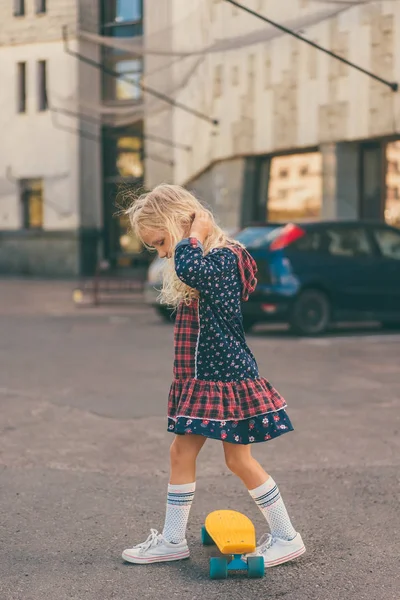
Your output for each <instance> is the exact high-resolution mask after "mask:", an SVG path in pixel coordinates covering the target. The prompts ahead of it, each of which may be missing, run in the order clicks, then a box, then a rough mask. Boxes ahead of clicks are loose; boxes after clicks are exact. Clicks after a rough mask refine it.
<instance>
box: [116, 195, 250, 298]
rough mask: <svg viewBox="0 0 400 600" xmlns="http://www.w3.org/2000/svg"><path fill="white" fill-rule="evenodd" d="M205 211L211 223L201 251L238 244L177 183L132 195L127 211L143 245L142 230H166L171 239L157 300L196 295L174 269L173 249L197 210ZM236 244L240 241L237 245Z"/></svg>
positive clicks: (196, 296)
mask: <svg viewBox="0 0 400 600" xmlns="http://www.w3.org/2000/svg"><path fill="white" fill-rule="evenodd" d="M200 210H204V211H206V212H207V213H208V214H209V216H210V219H211V222H212V224H213V227H212V232H211V234H210V235H208V237H207V238H206V240H205V241H204V244H203V245H204V254H208V252H210V251H211V250H213V249H214V248H224V247H225V246H228V245H229V244H237V242H235V241H234V240H232V239H230V238H229V237H228V236H227V235H226V234H225V233H224V232H223V231H222V229H221V228H220V227H218V225H217V224H216V222H215V219H214V216H213V215H212V213H211V211H210V210H208V209H207V208H205V207H204V206H203V205H202V204H201V203H200V202H199V200H198V199H197V198H196V197H195V196H194V195H193V194H191V193H190V192H189V191H188V190H186V189H185V188H183V187H180V186H179V185H168V184H161V185H158V186H157V187H155V188H154V189H153V190H151V191H150V192H148V193H145V194H142V195H141V196H139V197H137V198H135V199H134V200H133V202H132V204H131V206H130V207H129V208H128V209H127V210H126V214H127V215H128V217H129V220H130V223H131V226H132V230H133V232H134V233H135V235H136V236H137V237H138V238H139V239H140V240H141V242H142V243H143V244H144V245H146V244H145V242H144V240H143V237H142V235H143V232H144V231H146V230H149V229H155V230H157V229H159V230H164V231H168V233H169V234H170V236H171V242H172V258H171V259H169V260H168V263H167V265H166V266H165V268H164V272H163V286H162V289H161V294H160V299H161V301H162V302H163V303H164V304H168V305H170V306H177V305H178V304H179V303H180V302H181V301H182V300H183V301H184V302H185V303H186V304H189V303H190V302H191V300H193V299H194V298H198V292H197V291H196V290H194V289H193V288H191V287H189V286H188V285H186V284H185V283H183V281H181V280H180V279H179V278H178V276H177V275H176V272H175V263H174V258H173V256H174V249H175V246H176V244H177V243H178V242H179V241H180V240H182V239H183V238H184V237H187V236H188V235H189V232H190V227H191V224H192V221H193V217H194V215H195V213H196V212H198V211H200ZM237 245H239V244H237Z"/></svg>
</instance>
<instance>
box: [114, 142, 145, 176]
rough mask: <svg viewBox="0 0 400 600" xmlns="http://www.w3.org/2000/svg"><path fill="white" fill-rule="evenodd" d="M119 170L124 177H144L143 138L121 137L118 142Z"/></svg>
mask: <svg viewBox="0 0 400 600" xmlns="http://www.w3.org/2000/svg"><path fill="white" fill-rule="evenodd" d="M117 169H118V172H119V174H120V175H121V176H122V177H135V178H139V177H142V176H143V150H142V138H140V137H121V138H119V139H118V141H117Z"/></svg>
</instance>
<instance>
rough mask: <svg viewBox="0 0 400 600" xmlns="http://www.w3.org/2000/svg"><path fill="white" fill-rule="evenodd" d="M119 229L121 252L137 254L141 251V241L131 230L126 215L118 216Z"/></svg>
mask: <svg viewBox="0 0 400 600" xmlns="http://www.w3.org/2000/svg"><path fill="white" fill-rule="evenodd" d="M119 230H120V232H121V233H120V237H119V243H120V246H121V250H122V251H123V252H128V253H135V254H138V253H139V252H141V251H142V249H143V246H142V243H141V242H140V240H139V239H138V238H137V237H136V236H135V234H134V233H133V231H132V230H131V225H130V222H129V218H128V217H127V216H126V215H121V216H120V217H119Z"/></svg>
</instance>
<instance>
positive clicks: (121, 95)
mask: <svg viewBox="0 0 400 600" xmlns="http://www.w3.org/2000/svg"><path fill="white" fill-rule="evenodd" d="M105 66H106V68H108V69H110V70H112V71H114V72H117V73H119V74H120V75H121V77H119V78H116V77H114V76H112V75H107V74H105V79H104V85H105V89H104V97H105V99H106V100H111V101H113V100H131V101H132V100H133V101H138V100H140V99H141V97H142V90H141V88H140V83H141V80H142V73H143V62H142V59H139V58H121V56H120V53H118V52H112V53H108V55H107V57H106V60H105Z"/></svg>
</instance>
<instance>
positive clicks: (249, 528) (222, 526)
mask: <svg viewBox="0 0 400 600" xmlns="http://www.w3.org/2000/svg"><path fill="white" fill-rule="evenodd" d="M201 541H202V542H203V544H204V545H205V546H211V545H213V544H215V545H216V546H217V547H218V549H219V551H220V552H221V554H225V555H226V556H224V557H218V558H216V557H212V558H210V577H211V579H226V577H227V576H228V571H247V576H248V577H252V578H255V577H263V576H264V559H263V557H262V556H250V557H249V558H247V559H246V560H243V558H242V555H243V554H247V553H248V552H254V550H255V549H256V532H255V529H254V525H253V523H252V522H251V521H250V519H249V518H248V517H246V515H243V514H242V513H240V512H236V511H235V510H216V511H214V512H212V513H210V514H209V515H208V516H207V518H206V522H205V525H204V527H203V529H202V531H201Z"/></svg>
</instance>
